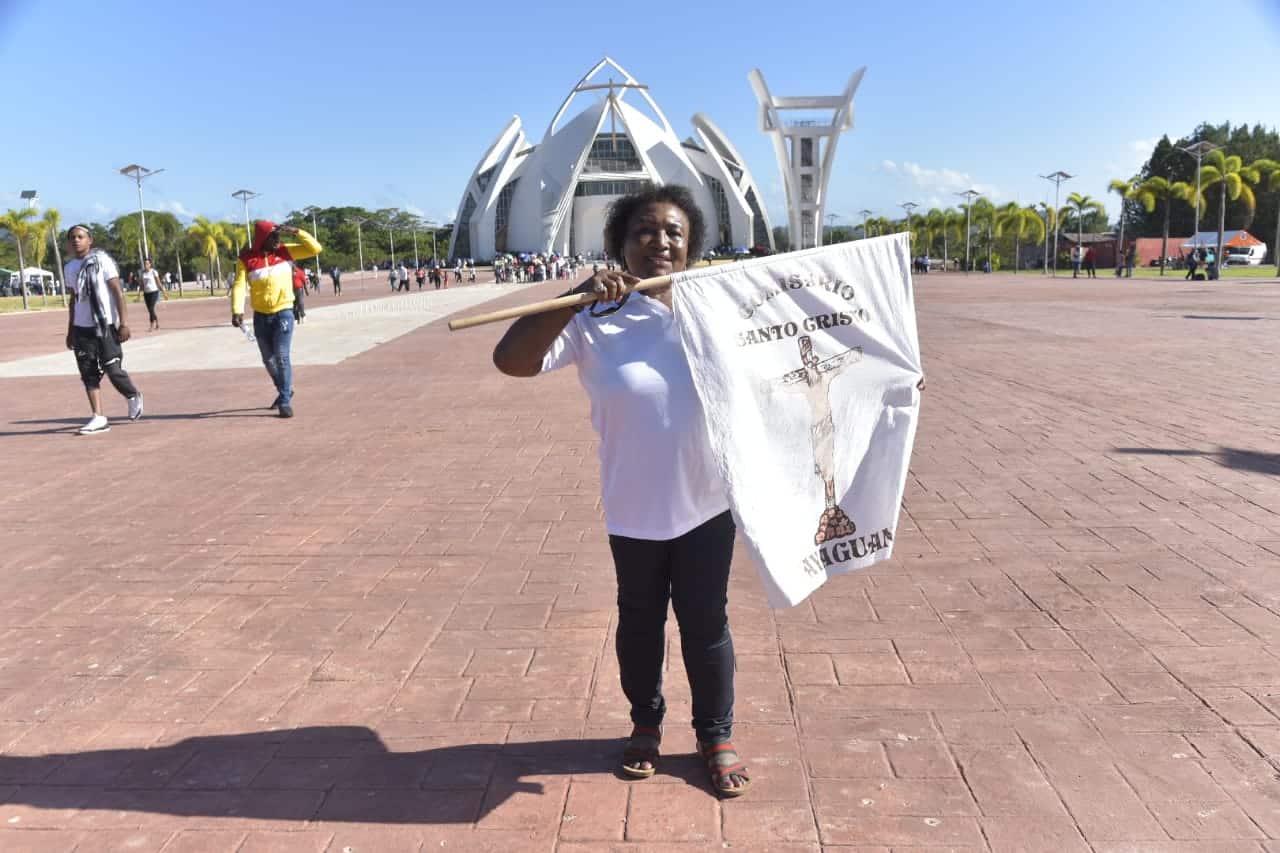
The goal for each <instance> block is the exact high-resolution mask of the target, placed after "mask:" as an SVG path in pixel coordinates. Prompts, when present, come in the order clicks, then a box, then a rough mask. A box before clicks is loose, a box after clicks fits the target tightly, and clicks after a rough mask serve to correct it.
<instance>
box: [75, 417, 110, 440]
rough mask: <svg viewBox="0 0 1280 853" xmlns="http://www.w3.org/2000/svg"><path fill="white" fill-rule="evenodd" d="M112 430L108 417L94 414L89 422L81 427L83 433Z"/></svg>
mask: <svg viewBox="0 0 1280 853" xmlns="http://www.w3.org/2000/svg"><path fill="white" fill-rule="evenodd" d="M110 431H111V425H110V424H109V423H108V422H107V419H106V418H105V417H103V416H102V415H94V416H93V417H91V418H89V422H88V423H87V424H85V425H84V426H82V427H80V434H81V435H94V434H96V433H99V432H110Z"/></svg>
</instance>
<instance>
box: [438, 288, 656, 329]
mask: <svg viewBox="0 0 1280 853" xmlns="http://www.w3.org/2000/svg"><path fill="white" fill-rule="evenodd" d="M670 285H671V276H669V275H661V276H657V277H656V278H646V279H645V280H643V281H640V282H637V283H636V285H635V286H634V287H632V288H631V290H632V291H636V290H639V291H644V290H656V289H659V288H663V287H669V286H670ZM597 299H599V296H597V295H596V294H594V293H571V294H569V295H567V296H557V297H556V298H555V299H546V300H543V301H542V302H534V303H532V304H531V305H519V306H517V307H515V308H504V309H503V310H501V311H491V312H489V313H488V314H473V315H471V316H470V317H460V318H458V319H457V320H450V321H449V331H451V332H458V331H461V330H462V329H470V328H471V327H472V326H483V325H485V324H486V323H499V322H501V321H503V320H514V319H516V318H517V317H527V316H529V315H530V314H545V313H546V312H548V311H556V310H558V309H560V308H574V307H576V306H578V305H590V304H591V303H592V302H595V301H596V300H597Z"/></svg>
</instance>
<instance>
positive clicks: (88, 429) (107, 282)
mask: <svg viewBox="0 0 1280 853" xmlns="http://www.w3.org/2000/svg"><path fill="white" fill-rule="evenodd" d="M67 253H68V254H69V255H70V256H71V257H70V260H68V261H67V263H66V264H65V265H64V266H63V269H62V273H63V281H65V282H66V284H67V291H68V293H70V294H71V302H70V306H69V308H70V311H69V313H68V316H67V349H69V350H73V351H74V352H75V354H76V366H77V367H78V368H79V369H80V379H81V381H83V382H84V389H85V394H86V395H88V397H89V407H90V408H91V409H92V410H93V417H92V418H90V419H89V421H88V423H86V424H85V425H84V426H82V427H81V428H80V434H81V435H93V434H96V433H100V432H107V431H109V430H110V429H111V426H110V424H109V423H108V421H107V418H106V416H105V415H104V414H102V392H101V385H102V377H103V375H104V374H105V375H106V377H107V379H109V380H110V381H111V384H112V386H114V387H115V389H116V390H117V391H119V392H120V394H121V395H122V396H123V397H125V398H126V399H127V400H128V401H129V420H134V421H136V420H137V419H138V418H140V417H142V394H141V393H139V392H138V389H137V388H135V387H134V385H133V380H132V379H130V378H129V374H128V373H126V372H125V369H124V351H123V350H122V349H121V347H120V345H121V344H122V343H123V342H125V341H127V340H129V337H130V332H129V325H128V321H127V318H126V313H127V309H128V306H127V304H126V303H125V300H124V291H123V290H122V289H121V287H120V271H119V269H117V267H116V262H115V261H113V260H112V259H111V256H110V255H108V254H107V253H106V252H103V251H101V250H99V249H94V248H93V235H92V234H91V233H90V232H89V229H88V228H87V227H85V226H84V225H73V226H71V228H70V229H69V230H68V231H67Z"/></svg>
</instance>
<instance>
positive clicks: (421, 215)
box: [404, 204, 427, 219]
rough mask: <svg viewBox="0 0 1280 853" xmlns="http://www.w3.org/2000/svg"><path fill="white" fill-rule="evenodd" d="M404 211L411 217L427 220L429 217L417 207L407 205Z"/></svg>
mask: <svg viewBox="0 0 1280 853" xmlns="http://www.w3.org/2000/svg"><path fill="white" fill-rule="evenodd" d="M404 209H405V210H406V211H407V212H408V213H409V215H411V216H416V217H418V218H419V219H425V218H426V217H427V213H426V211H424V210H423V209H422V208H420V207H418V206H417V205H414V204H406V205H405V206H404Z"/></svg>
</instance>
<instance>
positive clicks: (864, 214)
mask: <svg viewBox="0 0 1280 853" xmlns="http://www.w3.org/2000/svg"><path fill="white" fill-rule="evenodd" d="M872 213H875V211H874V210H867V209H866V208H863V209H862V210H859V211H858V215H860V216H861V217H862V239H864V240H865V239H867V237H868V236H869V235H868V234H867V217H868V216H870V215H871V214H872Z"/></svg>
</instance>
